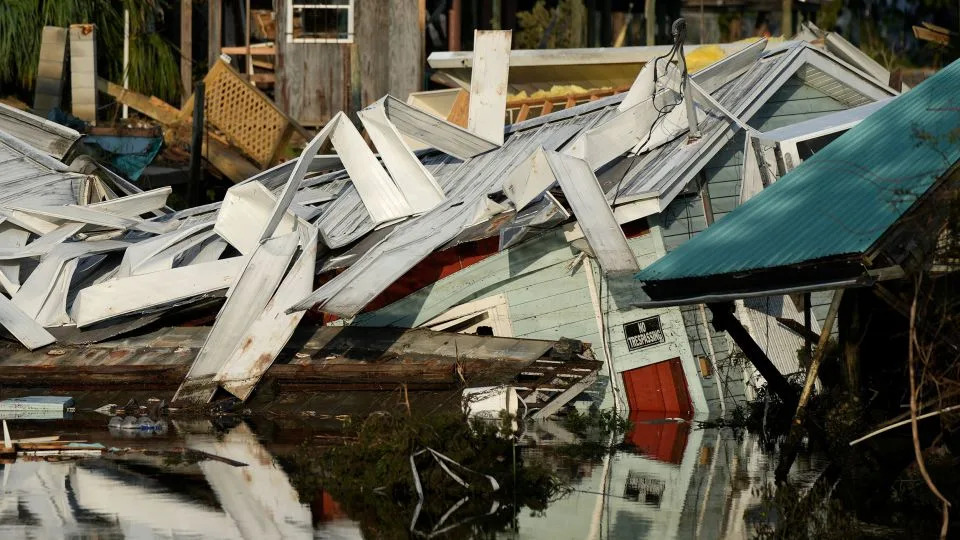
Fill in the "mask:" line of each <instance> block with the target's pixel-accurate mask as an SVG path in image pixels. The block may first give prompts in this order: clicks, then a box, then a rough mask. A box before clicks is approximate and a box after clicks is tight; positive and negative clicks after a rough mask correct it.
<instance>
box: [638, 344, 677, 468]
mask: <svg viewBox="0 0 960 540" xmlns="http://www.w3.org/2000/svg"><path fill="white" fill-rule="evenodd" d="M623 387H624V389H625V390H626V393H627V402H628V403H629V405H630V421H631V423H632V424H633V429H632V430H631V432H630V433H629V434H627V440H628V441H629V442H631V443H632V444H633V445H634V446H636V447H637V448H639V449H640V450H641V451H642V452H643V453H644V454H647V455H649V456H651V457H653V458H654V459H657V460H659V461H663V462H667V463H680V460H681V458H682V457H683V450H684V448H685V447H686V445H687V436H688V435H689V433H690V423H689V422H680V423H677V422H676V421H673V420H667V419H668V418H678V417H679V418H683V419H685V420H689V419H690V418H692V417H693V404H692V403H691V402H690V393H689V392H688V391H687V379H686V377H684V375H683V366H681V365H680V359H679V358H674V359H672V360H667V361H665V362H658V363H656V364H651V365H649V366H644V367H641V368H637V369H631V370H629V371H624V372H623Z"/></svg>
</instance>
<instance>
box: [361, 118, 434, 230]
mask: <svg viewBox="0 0 960 540" xmlns="http://www.w3.org/2000/svg"><path fill="white" fill-rule="evenodd" d="M357 115H358V116H359V117H360V121H361V122H363V126H364V127H365V128H366V130H367V135H369V136H370V140H371V141H373V144H374V146H376V148H377V150H378V151H379V152H380V159H382V160H383V164H384V165H386V167H387V170H388V171H389V172H390V176H391V177H393V181H394V182H395V183H396V185H397V187H398V188H399V189H400V193H402V194H403V197H404V199H406V201H407V204H408V205H409V206H410V209H411V210H412V211H413V212H414V213H417V214H419V213H423V212H426V211H428V210H431V209H433V208H434V207H435V206H437V205H438V204H440V203H441V202H442V201H443V198H444V195H443V190H442V189H441V188H440V184H438V183H437V181H436V179H434V177H433V175H432V174H430V172H429V171H427V169H426V167H424V166H423V164H422V163H420V160H419V159H417V156H415V155H414V154H413V152H412V151H411V150H410V147H408V146H407V145H406V143H405V142H403V137H402V136H401V135H400V132H399V131H398V130H397V128H396V126H394V125H393V124H392V123H391V122H390V120H389V119H388V118H387V115H386V111H385V107H384V105H383V103H382V102H378V103H375V104H373V105H371V106H370V107H367V108H366V109H364V110H362V111H360V112H359V113H357Z"/></svg>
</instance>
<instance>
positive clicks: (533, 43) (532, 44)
mask: <svg viewBox="0 0 960 540" xmlns="http://www.w3.org/2000/svg"><path fill="white" fill-rule="evenodd" d="M552 21H555V22H554V23H553V28H550V23H551V22H552ZM517 26H518V27H519V30H518V31H517V32H516V34H515V36H514V39H515V40H516V45H515V46H516V47H517V48H519V49H536V48H538V47H539V45H540V42H541V41H542V40H543V35H544V34H545V33H546V32H547V30H548V29H550V35H549V36H547V40H546V47H545V48H547V49H563V48H570V47H584V46H586V42H587V36H586V30H587V9H586V7H584V5H583V0H560V2H558V3H557V7H555V8H547V6H546V2H544V0H537V3H536V4H534V5H533V8H532V9H530V11H518V12H517Z"/></svg>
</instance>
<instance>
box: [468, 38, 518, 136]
mask: <svg viewBox="0 0 960 540" xmlns="http://www.w3.org/2000/svg"><path fill="white" fill-rule="evenodd" d="M512 35H513V33H512V32H511V31H510V30H487V31H481V30H477V31H475V32H474V34H473V50H474V54H473V71H472V74H471V76H470V109H469V113H468V115H467V129H468V130H470V131H471V132H473V133H474V134H476V135H479V136H480V137H483V138H484V139H486V140H488V141H491V142H493V143H496V144H498V145H501V144H503V119H504V114H505V113H506V109H507V78H508V76H509V74H510V43H511V39H512Z"/></svg>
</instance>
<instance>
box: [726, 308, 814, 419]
mask: <svg viewBox="0 0 960 540" xmlns="http://www.w3.org/2000/svg"><path fill="white" fill-rule="evenodd" d="M707 307H709V308H710V312H711V313H712V314H713V327H714V328H716V329H717V330H719V331H721V332H726V333H727V334H729V335H730V337H731V338H733V341H734V343H736V344H737V346H738V347H739V348H740V350H741V351H743V354H744V355H745V356H746V357H747V360H749V361H750V363H751V364H753V367H755V368H757V371H759V372H760V375H762V376H763V378H764V379H766V381H767V387H768V388H769V389H770V390H771V391H772V392H773V393H774V394H776V395H777V396H778V397H779V398H780V399H781V400H782V401H783V402H784V403H785V404H787V407H788V408H789V407H792V405H793V404H794V403H796V402H797V393H796V391H795V390H794V389H793V387H792V386H790V383H789V382H787V378H786V377H784V376H783V373H780V370H778V369H777V366H775V365H773V362H771V361H770V359H769V358H768V357H767V354H766V353H765V352H763V349H762V348H761V347H760V345H757V342H756V341H754V340H753V337H751V336H750V333H749V332H747V329H746V328H744V327H743V325H742V324H741V323H740V321H739V320H737V318H736V317H734V316H733V304H732V303H729V302H726V303H720V304H708V305H707Z"/></svg>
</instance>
